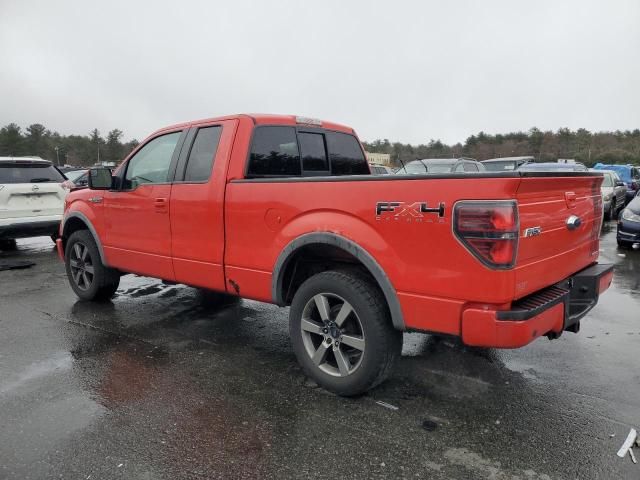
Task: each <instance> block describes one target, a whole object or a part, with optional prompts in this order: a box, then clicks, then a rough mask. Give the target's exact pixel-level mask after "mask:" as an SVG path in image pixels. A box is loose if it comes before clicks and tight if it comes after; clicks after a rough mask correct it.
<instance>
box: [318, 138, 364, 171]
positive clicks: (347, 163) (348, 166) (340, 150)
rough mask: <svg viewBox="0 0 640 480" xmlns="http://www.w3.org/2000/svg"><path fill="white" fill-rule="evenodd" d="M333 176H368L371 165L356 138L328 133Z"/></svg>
mask: <svg viewBox="0 0 640 480" xmlns="http://www.w3.org/2000/svg"><path fill="white" fill-rule="evenodd" d="M325 135H326V138H327V148H328V149H329V160H330V161H331V175H367V174H368V173H369V165H368V164H367V159H366V158H365V156H364V153H363V151H362V148H360V143H358V140H356V137H354V136H353V135H349V134H346V133H339V132H326V133H325Z"/></svg>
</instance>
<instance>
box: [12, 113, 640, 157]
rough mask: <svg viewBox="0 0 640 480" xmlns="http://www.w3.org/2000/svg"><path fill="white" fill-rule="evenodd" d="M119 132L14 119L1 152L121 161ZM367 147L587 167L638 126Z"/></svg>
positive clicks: (124, 146) (632, 152) (624, 142)
mask: <svg viewBox="0 0 640 480" xmlns="http://www.w3.org/2000/svg"><path fill="white" fill-rule="evenodd" d="M123 136H124V134H123V132H122V131H121V130H119V129H117V128H115V129H113V130H111V131H110V132H108V133H107V135H106V136H105V137H102V136H101V135H100V132H99V131H98V129H97V128H94V129H93V130H92V131H91V132H89V134H87V135H60V134H59V133H58V132H55V131H54V132H52V131H51V130H49V129H47V128H46V127H45V126H44V125H42V124H40V123H34V124H32V125H29V126H28V127H26V128H25V129H24V130H23V129H22V128H21V127H20V126H19V125H17V124H15V123H10V124H9V125H6V126H5V127H2V129H0V156H14V157H20V156H38V157H42V158H45V159H47V160H51V161H53V162H54V163H57V164H59V165H64V164H70V165H78V166H81V165H82V166H89V165H93V164H95V163H97V162H98V161H112V162H117V161H119V160H122V159H123V158H124V157H125V156H126V155H127V154H128V153H129V152H130V151H131V150H133V149H134V148H135V147H136V146H137V145H138V141H137V140H135V139H134V140H129V141H128V142H123V141H122V138H123ZM363 144H364V147H365V149H366V150H367V151H368V152H376V153H388V154H390V155H391V160H392V162H393V163H394V164H395V165H397V166H400V164H401V162H408V161H411V160H415V159H418V158H438V157H461V156H465V157H471V158H475V159H477V160H486V159H488V158H497V157H512V156H522V155H533V156H534V157H536V160H538V161H551V162H555V161H556V160H557V159H558V158H572V159H575V160H577V161H580V162H582V163H584V164H585V165H587V166H592V165H594V164H595V163H598V162H602V163H632V164H640V129H637V128H636V129H635V130H624V131H621V130H616V131H615V132H595V133H592V132H590V131H589V130H586V129H584V128H579V129H578V130H570V129H568V128H561V129H559V130H557V131H555V132H554V131H551V130H548V131H542V130H540V129H538V128H535V127H534V128H532V129H530V130H529V131H528V132H512V133H504V134H500V133H498V134H495V135H491V134H487V133H484V132H480V133H478V134H477V135H471V136H470V137H469V138H467V139H466V140H465V142H464V143H456V144H453V145H447V144H445V143H443V142H441V141H440V140H430V141H429V142H428V143H426V144H419V145H411V144H408V143H407V144H405V143H400V142H390V141H389V140H388V139H386V138H385V139H384V140H374V141H372V142H363Z"/></svg>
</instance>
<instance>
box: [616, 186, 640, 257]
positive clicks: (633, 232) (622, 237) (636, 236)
mask: <svg viewBox="0 0 640 480" xmlns="http://www.w3.org/2000/svg"><path fill="white" fill-rule="evenodd" d="M616 238H617V240H618V245H620V246H621V247H629V246H632V245H633V244H634V243H639V244H640V192H638V193H637V194H636V196H635V197H634V198H633V199H632V200H631V202H629V204H628V205H627V206H626V207H625V209H624V210H622V213H621V214H620V218H619V219H618V233H617V235H616Z"/></svg>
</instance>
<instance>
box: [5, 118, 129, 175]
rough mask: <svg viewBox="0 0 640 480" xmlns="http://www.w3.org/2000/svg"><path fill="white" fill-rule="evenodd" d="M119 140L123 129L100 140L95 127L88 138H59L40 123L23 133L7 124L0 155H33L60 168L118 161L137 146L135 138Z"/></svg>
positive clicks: (69, 136) (65, 136) (63, 136)
mask: <svg viewBox="0 0 640 480" xmlns="http://www.w3.org/2000/svg"><path fill="white" fill-rule="evenodd" d="M122 137H123V133H122V130H119V129H117V128H114V129H113V130H111V131H110V132H108V133H107V135H106V136H105V137H102V136H101V135H100V132H99V131H98V129H97V128H94V129H93V130H92V131H91V132H90V133H89V134H88V135H60V134H59V133H58V132H52V131H51V130H49V129H47V128H46V127H45V126H44V125H42V124H40V123H34V124H32V125H29V126H28V127H27V128H25V129H24V130H23V129H22V128H21V127H20V126H19V125H17V124H15V123H10V124H9V125H6V126H5V127H2V129H0V156H13V157H25V156H36V157H41V158H44V159H46V160H51V161H52V162H54V163H55V164H56V165H61V166H62V165H65V164H68V165H76V166H91V165H94V164H96V163H98V162H99V161H100V162H103V161H109V162H118V161H120V160H122V159H123V158H124V157H125V156H126V155H127V154H128V153H129V152H130V151H131V150H133V149H134V148H135V147H136V146H137V145H138V141H137V140H135V139H134V140H129V141H128V142H124V143H123V142H122Z"/></svg>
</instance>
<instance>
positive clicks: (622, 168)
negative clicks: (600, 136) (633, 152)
mask: <svg viewBox="0 0 640 480" xmlns="http://www.w3.org/2000/svg"><path fill="white" fill-rule="evenodd" d="M593 168H594V169H595V170H613V171H614V172H616V173H617V174H618V176H619V177H620V179H621V180H622V181H623V182H624V183H625V185H626V186H627V197H626V199H627V200H626V203H629V202H630V201H631V200H632V199H633V198H634V197H635V196H636V194H637V193H638V191H640V167H637V166H634V165H613V164H606V163H596V164H595V165H594V166H593Z"/></svg>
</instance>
